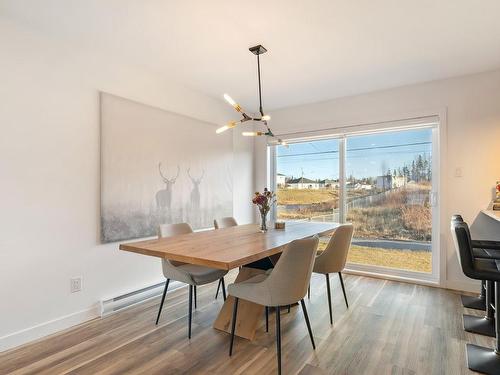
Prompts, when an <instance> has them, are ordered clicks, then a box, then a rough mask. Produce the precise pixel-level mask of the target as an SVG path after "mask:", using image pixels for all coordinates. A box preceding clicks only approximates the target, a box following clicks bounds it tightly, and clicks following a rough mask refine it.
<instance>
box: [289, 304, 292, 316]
mask: <svg viewBox="0 0 500 375" xmlns="http://www.w3.org/2000/svg"><path fill="white" fill-rule="evenodd" d="M291 307H292V305H288V313H289V314H290V308H291Z"/></svg>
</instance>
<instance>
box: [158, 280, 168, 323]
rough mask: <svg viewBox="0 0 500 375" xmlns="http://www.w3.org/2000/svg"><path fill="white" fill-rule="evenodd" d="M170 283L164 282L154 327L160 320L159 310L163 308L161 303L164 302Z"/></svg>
mask: <svg viewBox="0 0 500 375" xmlns="http://www.w3.org/2000/svg"><path fill="white" fill-rule="evenodd" d="M169 282H170V279H167V281H165V288H164V289H163V295H162V296H161V302H160V309H159V310H158V316H157V317H156V323H155V324H156V325H158V321H159V320H160V315H161V309H162V308H163V302H165V296H166V295H167V289H168V283H169Z"/></svg>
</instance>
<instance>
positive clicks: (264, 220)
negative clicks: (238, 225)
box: [260, 212, 267, 233]
mask: <svg viewBox="0 0 500 375" xmlns="http://www.w3.org/2000/svg"><path fill="white" fill-rule="evenodd" d="M260 231H261V232H262V233H264V232H267V212H261V213H260Z"/></svg>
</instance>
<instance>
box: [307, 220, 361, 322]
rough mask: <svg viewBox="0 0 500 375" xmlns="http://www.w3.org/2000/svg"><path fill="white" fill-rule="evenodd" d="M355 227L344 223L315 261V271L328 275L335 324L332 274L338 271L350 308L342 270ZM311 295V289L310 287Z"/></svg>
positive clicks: (329, 300) (329, 306)
mask: <svg viewBox="0 0 500 375" xmlns="http://www.w3.org/2000/svg"><path fill="white" fill-rule="evenodd" d="M353 231H354V228H353V226H352V224H342V225H340V226H339V227H338V228H337V229H336V230H335V232H334V233H333V235H332V237H331V238H330V241H329V242H328V245H326V248H325V250H324V251H323V252H322V253H321V254H319V255H318V256H317V257H316V260H315V261H314V268H313V272H314V273H321V274H323V275H325V276H326V291H327V294H328V308H329V310H330V324H333V316H332V295H331V291H330V276H329V275H330V274H331V273H335V272H336V273H338V274H339V279H340V286H341V287H342V292H343V293H344V300H345V304H346V306H347V307H348V308H349V303H348V302H347V295H346V293H345V287H344V280H343V279H342V271H343V270H344V268H345V263H346V261H347V253H348V252H349V249H350V247H351V240H352V234H353ZM308 295H309V296H310V290H309V289H308Z"/></svg>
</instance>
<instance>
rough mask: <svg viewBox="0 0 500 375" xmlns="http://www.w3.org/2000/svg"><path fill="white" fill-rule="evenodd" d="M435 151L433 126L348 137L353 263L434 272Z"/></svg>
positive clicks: (348, 176)
mask: <svg viewBox="0 0 500 375" xmlns="http://www.w3.org/2000/svg"><path fill="white" fill-rule="evenodd" d="M431 150H432V130H431V129H418V130H407V131H398V132H388V133H379V134H373V135H363V136H353V137H349V138H348V139H347V155H346V179H347V181H346V189H347V221H348V222H352V223H353V224H354V239H353V245H352V247H351V250H350V252H349V257H348V261H349V262H351V263H360V264H366V265H376V266H383V267H390V268H397V269H405V270H410V271H417V272H428V273H430V272H431V271H432V269H431V265H432V262H431V258H432V257H431V206H430V192H431V187H432V173H431V171H432V168H431V167H432V162H431V157H432V155H431Z"/></svg>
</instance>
